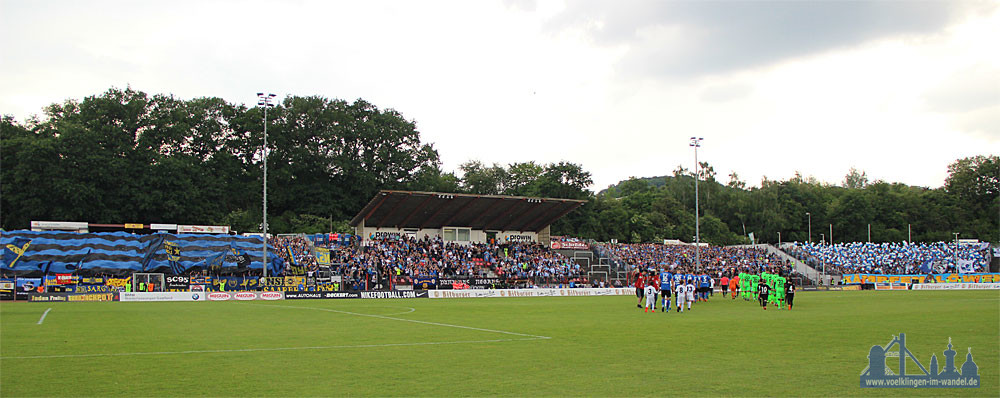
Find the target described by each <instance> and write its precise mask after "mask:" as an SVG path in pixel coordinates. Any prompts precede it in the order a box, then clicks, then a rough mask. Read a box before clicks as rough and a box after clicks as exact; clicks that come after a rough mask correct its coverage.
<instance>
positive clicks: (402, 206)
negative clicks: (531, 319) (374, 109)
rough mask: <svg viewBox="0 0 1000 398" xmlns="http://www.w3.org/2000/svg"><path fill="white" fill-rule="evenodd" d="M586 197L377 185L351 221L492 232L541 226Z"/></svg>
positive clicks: (540, 228)
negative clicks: (376, 190) (393, 188)
mask: <svg viewBox="0 0 1000 398" xmlns="http://www.w3.org/2000/svg"><path fill="white" fill-rule="evenodd" d="M584 203H586V201H583V200H574V199H551V198H529V197H523V196H498V195H468V194H457V193H440V192H412V191H389V190H383V191H379V193H377V194H375V197H373V198H372V200H370V201H369V202H368V204H367V205H365V207H364V208H363V209H361V211H360V212H358V215H356V216H354V219H352V220H351V225H352V226H355V227H356V226H358V225H359V224H361V222H362V221H364V225H365V226H366V227H394V228H441V227H452V226H454V227H470V228H473V229H482V230H498V231H536V232H537V231H541V230H543V229H545V227H547V226H549V225H551V224H552V223H553V222H555V221H556V220H558V219H560V218H562V217H563V216H565V215H566V214H569V212H571V211H573V210H574V209H576V208H577V207H580V206H582V205H583V204H584Z"/></svg>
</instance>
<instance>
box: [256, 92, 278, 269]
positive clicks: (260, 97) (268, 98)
mask: <svg viewBox="0 0 1000 398" xmlns="http://www.w3.org/2000/svg"><path fill="white" fill-rule="evenodd" d="M274 97H275V95H274V94H267V95H264V93H257V106H260V107H263V108H264V156H263V158H264V160H263V163H264V178H263V180H264V182H263V184H264V195H263V196H264V217H263V218H264V221H263V222H261V229H262V230H263V231H264V256H263V264H264V273H263V275H264V277H265V278H266V277H267V108H271V107H274V103H272V101H273V100H274Z"/></svg>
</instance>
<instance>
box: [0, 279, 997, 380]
mask: <svg viewBox="0 0 1000 398" xmlns="http://www.w3.org/2000/svg"><path fill="white" fill-rule="evenodd" d="M796 304H797V306H796V308H795V309H794V310H792V311H776V310H774V309H773V308H772V309H769V310H767V311H762V310H761V309H760V308H759V307H756V306H755V305H753V304H752V303H748V302H744V301H742V300H740V299H737V300H736V301H732V300H729V299H726V300H722V299H720V298H719V296H718V295H716V297H714V298H713V299H712V301H710V302H707V303H697V304H696V305H695V308H694V310H693V311H691V312H688V313H684V314H677V313H674V312H672V313H669V314H663V313H660V312H657V313H655V314H646V313H643V312H642V310H639V309H637V308H636V307H635V298H634V297H629V296H619V297H551V298H484V299H443V300H429V299H425V300H315V301H314V300H287V301H282V302H253V303H240V302H208V303H204V302H198V303H3V304H0V396H3V397H22V396H101V397H103V396H345V395H355V396H356V395H364V396H495V395H503V396H691V395H696V396H847V395H851V396H853V395H865V396H903V395H905V396H987V397H997V396H1000V369H998V368H1000V292H997V291H978V292H968V291H942V292H937V291H906V292H800V293H799V294H798V297H797V298H796ZM48 308H51V309H52V310H51V311H50V312H49V314H48V315H47V316H46V317H45V320H44V322H43V323H42V324H40V325H39V324H38V321H39V318H41V316H42V314H43V313H44V312H45V310H46V309H48ZM900 332H903V333H906V335H907V336H906V337H907V348H909V350H910V351H911V352H913V353H914V354H915V355H916V356H917V357H918V358H919V359H920V361H921V362H922V363H923V365H924V366H925V367H927V366H928V365H929V362H930V357H931V354H932V353H937V355H938V360H939V361H941V363H942V366H943V364H944V362H943V359H944V358H943V357H942V355H941V351H943V350H944V349H945V346H946V345H947V343H948V338H949V337H951V338H952V341H953V343H954V345H955V350H956V351H958V352H959V355H958V357H957V359H956V362H957V366H961V364H962V362H964V361H965V353H966V351H967V348H966V347H972V353H973V356H974V358H975V362H976V363H977V364H978V366H979V372H980V377H981V380H982V386H981V388H978V389H918V390H914V389H898V390H897V389H862V388H859V375H860V373H861V371H862V370H864V368H865V367H866V366H867V354H868V350H869V348H870V347H871V346H872V345H875V344H878V345H884V344H886V343H887V342H889V340H890V339H891V337H892V335H894V334H898V333H900ZM892 367H893V368H895V366H892ZM909 369H910V370H911V371H913V370H916V366H914V365H910V366H909ZM911 373H912V372H911Z"/></svg>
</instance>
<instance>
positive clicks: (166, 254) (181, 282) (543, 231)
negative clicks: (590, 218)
mask: <svg viewBox="0 0 1000 398" xmlns="http://www.w3.org/2000/svg"><path fill="white" fill-rule="evenodd" d="M582 204H583V203H582V202H581V201H573V200H563V199H543V198H525V197H504V196H488V195H457V194H443V193H433V192H406V191H381V192H379V193H378V194H377V195H376V196H375V197H373V198H372V199H371V200H370V201H369V203H368V205H367V206H365V208H363V209H362V210H361V211H360V212H359V213H358V214H357V216H355V217H354V219H353V221H352V224H353V225H354V227H355V234H335V233H330V234H315V235H305V234H281V235H275V236H269V237H268V238H267V243H268V255H269V260H268V265H267V273H266V274H265V273H264V272H263V268H264V264H263V262H262V261H261V258H262V254H263V252H262V249H263V241H262V240H261V236H260V234H247V235H249V236H241V235H236V232H235V231H231V230H230V229H229V227H226V226H188V225H176V224H90V223H70V222H50V221H39V222H32V230H30V231H29V230H18V231H3V232H2V236H0V245H2V246H3V248H4V255H3V264H2V267H0V274H2V276H3V277H7V278H10V279H11V280H12V281H13V280H14V279H17V280H18V282H17V286H18V287H19V289H18V290H19V291H20V290H25V291H27V290H30V288H35V287H46V289H45V290H46V291H48V292H52V291H55V292H62V291H72V290H73V285H80V286H87V285H92V284H101V283H104V284H107V282H108V281H114V282H112V285H114V286H115V287H116V288H119V289H123V290H127V289H145V290H151V291H187V290H189V289H190V290H196V291H200V290H204V291H218V290H226V289H229V290H279V291H300V290H301V291H366V290H413V289H463V288H522V287H581V286H627V285H629V284H631V283H632V276H633V273H634V271H636V270H643V269H663V270H676V269H678V268H680V269H684V270H686V271H687V272H690V271H697V272H699V273H700V272H704V273H706V274H708V275H709V276H712V277H713V278H716V279H719V278H722V277H724V276H730V277H731V276H733V275H737V274H740V273H747V274H757V273H764V272H767V273H773V274H778V275H782V276H784V277H788V278H791V279H792V280H795V281H796V283H797V284H799V285H813V284H815V283H816V281H818V280H819V279H817V278H816V275H815V273H816V271H815V270H814V271H813V274H809V273H808V272H806V270H808V269H822V270H823V272H824V273H825V274H829V275H840V274H847V273H879V274H904V273H905V274H912V273H923V274H927V273H950V272H961V273H968V272H980V271H984V270H986V269H987V268H988V262H989V260H990V259H991V257H990V252H989V250H990V248H989V246H988V244H981V243H975V244H973V243H967V244H962V245H959V246H957V249H956V245H955V244H952V243H944V242H939V243H934V244H922V243H918V244H911V243H880V244H873V243H847V244H837V245H825V244H816V243H788V244H786V245H784V246H782V248H781V249H782V250H779V249H778V248H775V247H772V246H770V245H756V246H730V247H721V246H712V245H707V244H703V245H701V246H699V247H697V248H696V246H695V245H693V244H686V243H683V242H680V241H676V240H668V241H665V242H664V243H663V244H660V243H644V244H619V243H599V242H593V241H590V240H585V239H580V238H574V237H568V236H550V235H549V225H550V224H551V223H552V222H554V221H555V220H557V219H559V218H560V217H562V216H564V215H565V214H567V213H568V212H570V211H572V210H573V209H575V208H577V207H579V206H580V205H582ZM102 228H103V229H111V230H114V232H94V230H95V229H96V230H100V229H102ZM695 250H699V252H698V254H699V256H700V262H696V260H695V258H696V254H695ZM786 253H787V254H786ZM789 254H790V255H791V257H790V256H788V255H789ZM793 257H794V259H793ZM796 259H797V260H799V261H797V260H796ZM584 260H586V261H584ZM803 263H804V264H803ZM800 265H801V266H809V267H812V268H805V269H803V268H800ZM824 266H825V267H824ZM138 274H142V275H147V274H149V275H160V276H161V277H160V278H162V276H170V277H171V278H166V279H149V277H144V278H145V279H142V281H143V284H142V286H141V287H140V286H139V285H138V284H137V283H138V282H137V281H138V279H134V278H131V276H132V275H138ZM263 276H267V277H269V278H261V277H263ZM122 281H128V282H122ZM169 281H173V282H174V283H167V282H169ZM23 286H29V289H23ZM49 286H51V288H49ZM88 289H90V288H89V287H88ZM8 296H9V295H8ZM5 297H7V296H5Z"/></svg>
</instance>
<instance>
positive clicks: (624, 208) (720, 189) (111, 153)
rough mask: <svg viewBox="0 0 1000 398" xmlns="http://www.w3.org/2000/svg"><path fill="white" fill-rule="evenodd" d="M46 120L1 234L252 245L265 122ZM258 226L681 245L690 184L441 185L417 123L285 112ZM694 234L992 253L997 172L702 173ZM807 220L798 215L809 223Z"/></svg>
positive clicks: (13, 123) (67, 109)
mask: <svg viewBox="0 0 1000 398" xmlns="http://www.w3.org/2000/svg"><path fill="white" fill-rule="evenodd" d="M42 112H43V116H42V117H40V118H32V119H29V120H25V121H18V120H15V119H14V118H13V117H10V116H4V117H3V118H2V120H0V226H2V228H4V229H8V230H10V229H23V228H28V226H29V222H30V221H31V220H59V221H88V222H94V223H124V222H145V223H154V222H163V223H179V224H213V225H230V226H232V227H233V229H235V230H237V231H240V232H251V231H259V230H260V227H261V219H262V217H261V213H262V204H263V201H262V198H261V180H262V169H263V168H262V167H261V166H262V164H261V162H262V160H263V151H262V147H263V123H262V120H263V109H261V108H258V107H247V106H245V105H241V104H232V103H229V102H227V101H225V100H224V99H221V98H195V99H190V100H184V99H179V98H176V97H174V96H170V95H163V94H155V95H150V94H146V93H144V92H141V91H137V90H134V89H131V88H126V89H116V88H112V89H109V90H108V91H106V92H104V93H102V94H99V95H94V96H90V97H86V98H84V99H82V100H78V101H77V100H67V101H65V102H63V103H61V104H52V105H50V106H48V107H46V108H45V109H44V110H42ZM267 135H268V137H267V138H268V152H267V153H268V157H267V162H268V163H267V168H268V175H267V178H268V214H269V216H268V224H269V231H270V232H273V233H286V232H306V233H315V232H327V231H334V232H349V230H350V229H349V226H348V225H347V220H349V219H350V218H351V217H353V216H354V214H355V213H357V211H359V210H360V209H361V208H362V207H363V206H364V204H365V203H367V201H368V200H369V199H371V197H372V196H373V195H374V194H375V193H376V192H377V191H378V190H380V189H404V190H418V191H436V192H456V193H473V194H503V195H522V196H536V197H552V198H571V199H583V200H587V204H586V205H584V206H583V207H581V208H580V209H578V210H576V211H574V212H572V213H570V214H569V215H567V216H566V217H564V218H563V219H561V220H559V221H558V222H556V224H554V225H553V226H552V233H553V234H556V235H571V236H576V237H582V238H591V239H596V240H600V241H609V240H611V239H617V240H619V241H621V242H660V241H662V240H663V239H680V240H683V241H690V240H691V239H692V237H693V236H694V233H695V232H694V231H695V222H694V176H693V173H692V172H691V171H690V170H688V169H685V168H682V167H678V168H677V169H676V170H674V172H673V175H670V176H662V177H651V178H631V179H629V180H626V181H622V182H620V183H619V184H616V185H614V186H612V187H609V188H608V189H606V190H604V191H601V192H600V193H594V192H593V191H591V190H590V187H591V185H592V183H593V181H592V179H591V174H590V172H588V171H586V170H584V169H583V168H582V167H581V166H580V165H578V164H575V163H570V162H558V163H548V164H543V163H538V162H523V163H513V164H508V165H498V164H492V165H487V164H483V163H482V162H479V161H476V160H470V161H468V162H466V163H464V164H462V165H461V166H460V167H459V170H456V171H454V172H451V171H444V170H442V169H441V161H440V158H439V155H438V152H437V150H436V149H435V148H434V146H433V144H431V143H426V142H423V141H422V140H421V138H420V132H419V131H418V130H417V128H416V123H415V121H413V120H408V119H406V118H405V117H404V116H403V115H402V114H401V113H399V112H397V111H396V110H393V109H380V108H379V107H377V106H376V105H374V104H371V103H369V102H366V101H364V100H362V99H358V100H355V101H353V102H351V101H345V100H340V99H328V98H324V97H320V96H289V97H286V98H284V99H282V100H281V101H280V103H278V104H277V106H275V107H274V108H270V109H269V111H268V128H267ZM699 203H700V210H701V218H700V230H701V236H702V240H703V241H707V242H710V243H713V244H737V243H746V242H748V240H747V236H748V235H749V234H750V233H753V234H754V235H755V237H756V240H757V241H758V242H776V241H777V240H778V233H780V234H781V239H782V240H783V241H793V240H797V241H804V240H806V239H807V235H808V227H809V225H808V224H809V223H810V221H811V225H812V239H813V240H819V239H820V234H824V236H823V238H824V239H826V240H829V239H830V236H829V235H830V228H831V227H832V230H833V236H832V238H833V241H834V242H846V241H865V240H867V239H868V225H869V224H870V225H871V239H872V241H875V242H883V241H902V240H906V239H907V238H908V236H907V234H908V227H909V229H910V230H911V231H912V240H914V241H942V240H949V239H952V238H953V237H954V235H953V233H954V232H958V233H960V234H961V235H960V236H961V237H962V238H975V239H980V240H984V241H986V240H988V241H993V242H997V241H1000V160H998V156H996V155H992V156H976V157H968V158H963V159H957V160H955V162H953V163H952V164H951V165H949V166H948V178H947V180H946V182H945V185H944V186H943V187H939V188H926V187H913V186H907V185H904V184H899V183H889V182H885V181H868V178H867V176H866V175H865V173H864V172H863V171H858V170H853V169H852V170H850V171H849V172H848V174H847V175H846V176H845V178H844V181H843V182H842V183H841V184H839V185H833V184H826V183H820V182H818V181H815V180H814V179H811V178H804V177H802V176H801V175H798V174H796V176H795V177H793V178H791V179H789V180H787V181H771V180H764V181H762V182H761V184H760V186H753V187H748V185H747V184H746V182H745V181H742V180H740V178H739V176H738V175H737V174H736V173H733V174H731V175H729V176H728V178H727V179H726V181H719V180H718V179H717V176H716V175H715V171H714V170H713V168H712V166H711V165H710V164H708V163H702V164H701V167H699ZM807 213H808V214H809V215H808V216H807Z"/></svg>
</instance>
